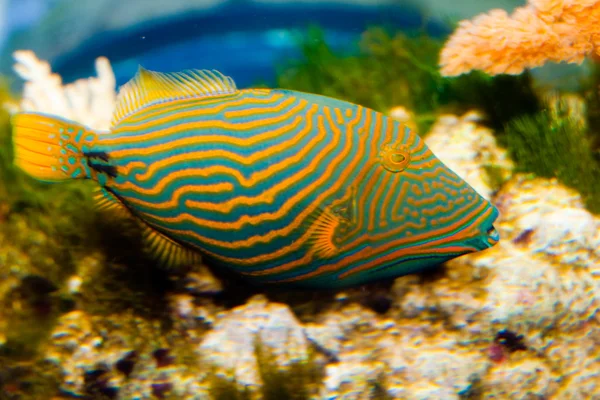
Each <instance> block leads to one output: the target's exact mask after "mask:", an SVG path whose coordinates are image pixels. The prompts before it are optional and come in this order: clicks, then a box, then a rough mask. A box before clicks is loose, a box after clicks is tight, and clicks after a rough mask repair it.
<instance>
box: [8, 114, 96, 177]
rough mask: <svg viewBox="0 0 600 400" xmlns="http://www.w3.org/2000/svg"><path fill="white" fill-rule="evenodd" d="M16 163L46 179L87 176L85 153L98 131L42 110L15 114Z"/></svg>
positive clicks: (13, 120)
mask: <svg viewBox="0 0 600 400" xmlns="http://www.w3.org/2000/svg"><path fill="white" fill-rule="evenodd" d="M12 125H13V145H14V154H15V165H17V167H19V168H21V169H22V170H23V171H25V172H26V173H28V174H29V175H31V176H33V177H34V178H37V179H39V180H44V181H61V180H65V179H76V178H88V177H89V176H90V175H89V167H88V165H87V160H86V156H85V153H86V152H88V151H89V149H90V148H91V147H92V146H93V145H94V143H95V142H96V138H97V133H96V132H94V131H93V130H91V129H89V128H86V127H85V126H83V125H81V124H79V123H77V122H73V121H68V120H64V119H61V118H59V117H54V116H50V115H45V114H39V113H30V112H23V113H17V114H16V115H14V116H13V118H12Z"/></svg>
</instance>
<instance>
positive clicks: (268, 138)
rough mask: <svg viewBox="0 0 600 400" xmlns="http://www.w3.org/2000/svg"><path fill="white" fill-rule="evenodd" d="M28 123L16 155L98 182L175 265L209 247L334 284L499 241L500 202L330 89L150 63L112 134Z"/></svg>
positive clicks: (264, 271) (246, 269)
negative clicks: (297, 88) (328, 93)
mask: <svg viewBox="0 0 600 400" xmlns="http://www.w3.org/2000/svg"><path fill="white" fill-rule="evenodd" d="M14 126H15V133H14V137H15V146H16V147H15V151H16V155H17V164H19V165H20V166H21V167H22V168H23V169H24V170H25V171H26V172H28V173H30V174H32V175H33V176H36V177H38V178H40V179H47V180H62V179H66V178H90V179H94V180H96V181H97V182H98V183H99V184H100V186H101V188H102V191H103V200H102V203H103V205H104V206H107V207H109V208H115V209H120V210H125V211H126V212H127V213H128V214H129V215H131V216H133V217H134V218H136V219H137V220H139V221H140V223H141V224H142V226H143V227H144V229H145V232H146V236H147V239H148V241H149V243H151V244H152V246H153V248H154V249H155V252H156V253H157V254H158V255H159V256H160V258H161V259H162V260H163V261H165V262H166V263H168V264H178V263H182V262H192V261H193V259H194V257H195V256H196V255H202V256H203V257H204V258H205V259H206V260H208V262H209V263H210V264H213V265H215V266H219V267H223V268H227V269H229V270H231V271H234V272H235V273H238V274H241V275H243V276H244V277H246V278H247V279H249V280H251V281H255V282H260V283H279V284H283V283H288V284H294V285H297V286H305V287H324V288H332V287H343V286H351V285H356V284H361V283H364V282H369V281H375V280H381V279H385V278H394V277H397V276H400V275H404V274H407V273H411V272H415V271H419V270H423V269H425V268H428V267H431V266H433V265H436V264H439V263H441V262H444V261H446V260H449V259H451V258H454V257H457V256H460V255H462V254H466V253H470V252H475V251H479V250H483V249H485V248H488V247H491V246H492V245H494V244H495V243H496V242H497V241H498V235H497V233H496V231H495V230H494V228H493V225H492V224H493V222H494V220H495V219H496V218H497V215H498V211H497V210H496V208H495V207H494V206H493V205H491V204H490V203H489V202H488V201H487V200H485V199H483V198H482V197H481V196H480V195H479V194H477V193H476V192H475V190H474V189H473V188H472V187H471V186H469V185H468V184H467V183H466V182H465V181H464V180H462V179H461V178H460V177H458V176H457V175H456V174H455V173H454V172H453V171H451V170H450V169H449V168H447V167H446V166H445V165H444V164H443V163H442V162H441V161H440V160H439V159H437V158H436V157H435V155H434V154H433V153H432V152H431V151H430V150H429V149H428V148H427V146H426V145H425V143H424V141H423V140H422V139H421V138H420V137H419V136H418V135H417V134H416V133H414V132H413V131H411V130H410V129H408V128H406V127H405V126H404V125H403V124H402V123H400V122H398V121H396V120H394V119H391V118H389V117H387V116H385V115H383V114H381V113H378V112H376V111H373V110H370V109H367V108H365V107H361V106H359V105H356V104H352V103H348V102H345V101H341V100H336V99H332V98H329V97H324V96H319V95H313V94H307V93H301V92H294V91H289V90H278V89H275V90H269V89H247V90H238V89H237V88H235V84H234V83H233V81H232V80H231V79H230V78H227V77H225V76H223V75H221V74H219V73H217V72H208V71H186V72H182V73H176V74H161V73H157V72H151V71H147V70H144V69H141V70H140V72H138V75H136V77H135V78H134V79H133V80H132V81H130V83H128V84H127V85H126V86H125V87H124V88H122V89H121V91H120V93H119V102H118V107H117V110H116V112H115V117H114V121H113V126H112V128H111V130H110V132H96V131H94V130H91V129H89V128H86V127H83V126H81V125H79V124H77V123H74V122H71V121H65V120H60V119H57V118H55V117H51V116H44V115H41V114H34V113H21V114H19V115H17V116H16V117H15V118H14ZM44 146H49V147H48V149H46V150H44Z"/></svg>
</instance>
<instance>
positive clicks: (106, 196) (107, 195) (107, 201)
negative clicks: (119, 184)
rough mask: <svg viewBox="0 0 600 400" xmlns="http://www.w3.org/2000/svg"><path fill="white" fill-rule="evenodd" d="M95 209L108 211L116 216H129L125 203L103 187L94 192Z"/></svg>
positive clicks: (103, 211) (102, 211)
mask: <svg viewBox="0 0 600 400" xmlns="http://www.w3.org/2000/svg"><path fill="white" fill-rule="evenodd" d="M94 200H95V202H96V210H97V211H98V212H101V213H109V214H111V215H114V216H115V217H118V218H129V217H131V213H130V212H129V210H128V209H127V207H125V205H124V204H123V203H122V202H121V200H119V199H118V198H117V197H116V196H115V195H114V194H112V193H111V192H109V191H108V190H106V189H105V188H103V187H100V188H98V189H97V190H96V192H95V193H94Z"/></svg>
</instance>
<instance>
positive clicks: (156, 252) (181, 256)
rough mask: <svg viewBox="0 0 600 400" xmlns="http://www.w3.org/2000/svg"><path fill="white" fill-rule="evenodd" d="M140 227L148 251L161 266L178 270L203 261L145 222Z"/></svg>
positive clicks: (198, 255)
mask: <svg viewBox="0 0 600 400" xmlns="http://www.w3.org/2000/svg"><path fill="white" fill-rule="evenodd" d="M140 225H141V228H142V238H143V240H144V244H145V245H146V251H147V252H148V253H149V254H150V255H151V256H153V257H156V259H157V261H158V262H159V263H160V264H161V266H163V267H166V268H178V267H182V266H186V265H192V264H197V263H199V262H200V261H201V260H202V257H201V256H200V254H199V253H198V252H196V251H194V250H192V249H189V248H187V247H185V246H183V245H181V244H179V243H177V242H176V241H174V240H173V239H171V238H169V237H168V236H166V235H164V234H163V233H161V232H159V231H158V230H156V229H154V228H153V227H151V226H150V225H148V224H146V223H144V222H141V223H140Z"/></svg>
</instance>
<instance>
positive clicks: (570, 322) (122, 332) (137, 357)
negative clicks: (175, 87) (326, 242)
mask: <svg viewBox="0 0 600 400" xmlns="http://www.w3.org/2000/svg"><path fill="white" fill-rule="evenodd" d="M515 7H526V9H527V10H528V12H532V13H534V19H533V20H532V21H534V22H531V23H529V24H525V25H523V24H521V25H519V24H517V23H514V24H511V23H506V24H504V26H502V27H501V26H500V24H499V25H498V27H497V28H498V29H506V30H503V31H502V32H503V34H504V35H505V37H506V38H507V39H506V42H507V43H508V45H507V48H508V49H505V50H506V52H507V54H508V53H509V51H510V48H511V45H512V44H513V43H514V42H511V40H513V39H514V38H515V37H521V36H520V35H521V33H522V32H523V31H525V32H527V26H534V25H535V24H536V23H538V24H541V25H535V26H536V27H538V28H539V27H541V28H540V29H538V30H536V31H535V33H536V34H537V33H540V32H541V33H540V35H542V36H540V38H538V39H536V37H535V35H533V34H531V32H530V33H528V34H527V35H525V37H526V38H530V40H529V39H528V40H524V41H523V42H522V43H521V44H520V45H521V46H523V48H524V49H527V46H533V47H534V48H536V49H538V50H539V51H537V52H532V51H525V50H524V51H523V56H522V57H513V58H512V59H513V60H517V59H522V60H526V61H527V62H532V63H533V62H535V61H536V60H533V61H530V60H529V58H528V55H529V56H531V55H532V54H534V55H536V56H539V59H540V60H542V62H540V63H539V66H538V65H537V64H536V66H534V67H533V66H531V65H527V64H526V63H525V65H524V66H523V68H521V69H520V70H519V71H516V72H512V73H509V74H505V73H494V72H491V71H492V70H494V68H495V66H494V63H492V65H487V66H486V65H485V62H482V63H481V64H479V67H477V65H478V64H477V61H478V60H477V58H480V61H481V59H487V58H486V57H491V58H492V59H494V60H497V62H496V63H495V64H496V67H497V65H499V64H502V63H503V62H504V60H503V58H502V50H503V49H501V48H496V47H501V46H492V45H490V46H485V42H483V48H479V49H478V51H479V54H480V57H475V59H474V60H469V62H470V63H471V64H473V65H475V67H473V68H471V67H468V68H466V69H467V71H465V73H462V74H460V75H458V76H450V75H451V74H448V73H445V72H444V69H443V67H442V66H441V65H440V64H441V61H440V60H441V56H440V55H441V54H442V52H443V51H444V49H445V48H447V46H448V41H449V38H450V37H451V35H452V34H453V32H457V28H458V27H459V26H460V25H459V21H467V20H470V21H475V20H476V19H477V18H479V17H478V16H481V15H482V13H486V12H489V10H492V9H502V10H505V11H506V12H507V13H508V14H507V15H510V13H511V12H513V11H514V10H515ZM536 7H537V8H536ZM532 10H533V11H532ZM496 15H497V14H496ZM597 16H600V2H595V1H593V0H590V1H588V2H585V5H581V4H579V3H577V4H576V3H573V2H568V1H566V0H565V1H560V0H552V1H551V0H535V1H529V2H527V1H525V0H521V1H517V0H485V1H484V0H480V1H476V2H475V1H469V0H461V1H452V2H450V1H444V0H426V1H417V0H414V1H408V0H407V1H401V0H380V1H369V0H351V1H341V0H340V1H316V0H315V1H312V0H303V1H294V0H290V1H285V0H279V1H278V0H223V1H219V0H170V1H163V0H127V1H123V0H119V1H117V0H0V74H1V75H2V80H1V81H2V87H1V92H0V100H1V102H2V103H3V108H2V110H1V112H0V400H2V399H5V398H6V399H76V398H85V399H288V398H289V399H492V398H502V399H504V398H506V399H529V398H532V399H534V398H535V399H541V398H556V399H596V398H598V399H600V383H599V382H600V376H599V374H600V372H599V371H600V312H598V309H599V307H600V217H599V213H600V95H599V87H600V79H599V78H600V74H599V70H598V56H597V54H598V53H597V52H596V51H597V49H598V48H600V46H597V45H596V44H595V42H594V40H593V38H594V37H598V36H597V35H598V34H600V32H597V31H596V29H597V28H594V27H597V26H600V24H596V22H597V21H596V19H595V18H598V17H597ZM507 18H508V17H507ZM500 19H501V18H500ZM598 20H600V18H598ZM479 21H481V19H479ZM540 21H542V22H540ZM556 21H560V22H564V21H567V22H569V21H570V23H574V25H576V26H578V27H579V28H578V29H577V31H580V32H581V37H574V38H573V39H572V42H571V45H570V46H569V45H567V46H566V49H562V50H563V51H564V54H562V55H563V56H565V57H563V61H565V58H566V61H569V60H568V57H566V56H568V55H569V54H570V55H571V58H572V59H571V60H570V61H573V60H574V59H575V57H574V56H573V54H575V53H576V52H577V51H583V52H584V53H585V54H583V56H582V57H581V60H582V63H580V64H579V63H570V64H567V63H565V62H562V63H560V62H556V58H557V57H556V56H555V55H556V54H557V53H560V51H558V50H557V49H556V48H552V47H551V46H550V47H547V48H544V47H543V44H544V43H554V42H553V40H555V39H552V38H550V36H551V35H552V34H553V33H554V31H553V30H552V29H554V28H552V26H554V25H553V24H555V22H556ZM573 21H574V22H573ZM542 28H543V29H542ZM556 29H559V28H556ZM563 29H566V28H564V27H563ZM571 31H573V29H572V28H571ZM571 31H569V30H565V31H563V32H562V36H568V35H569V34H570V33H571ZM498 32H500V31H498ZM484 33H485V32H484ZM544 33H546V34H547V35H548V36H546V37H544V36H543V34H544ZM585 35H588V36H585ZM483 36H484V37H485V35H483ZM494 36H498V35H491V37H488V40H492V39H493V38H494ZM558 36H561V35H558ZM574 36H577V35H574ZM536 40H537V46H538V47H536ZM578 40H581V43H584V44H587V45H589V47H585V46H584V45H581V46H579V42H578ZM467 47H468V45H466V44H465V49H467ZM518 47H519V46H516V45H514V46H512V48H518ZM559 47H560V46H559ZM581 49H584V50H581ZM23 50H27V52H22V51H23ZM559 50H561V49H559ZM28 51H32V52H28ZM466 51H467V50H465V52H466ZM99 57H105V59H104V58H101V59H100V61H98V58H99ZM548 60H554V62H552V61H548ZM45 62H47V64H45ZM467 64H468V63H467ZM471 64H468V65H471ZM505 64H506V65H510V63H505ZM139 65H142V66H144V67H145V68H148V69H151V70H157V71H164V72H167V71H178V70H183V69H187V68H207V69H216V70H219V71H221V72H222V73H224V74H226V75H229V76H231V77H232V78H233V79H234V80H235V81H236V83H237V85H238V87H240V88H247V87H270V88H275V87H280V88H286V89H293V90H300V91H304V92H309V93H317V94H323V95H326V96H330V97H333V98H338V99H342V100H347V101H351V102H354V103H357V104H360V105H363V106H366V107H370V108H372V109H374V110H376V111H379V112H381V113H383V114H385V115H387V116H389V117H391V118H394V119H397V120H400V121H401V122H403V123H404V124H406V126H407V127H409V128H410V129H412V130H414V131H415V132H417V133H418V134H419V135H420V136H421V137H423V138H424V140H425V142H426V143H427V145H428V146H429V147H430V148H431V150H432V151H433V152H434V153H435V154H436V155H437V156H438V157H439V158H440V159H441V160H442V161H443V162H444V163H445V164H446V165H447V166H448V167H449V168H451V169H452V170H454V171H455V172H456V173H457V174H458V175H460V176H461V177H462V178H463V179H465V180H466V181H467V182H469V184H471V185H472V186H473V187H474V188H475V189H476V190H477V191H478V192H479V193H480V194H481V195H482V196H483V197H484V198H486V199H489V200H490V201H491V202H492V203H493V204H494V205H495V206H496V207H497V208H498V209H499V211H500V217H499V220H498V222H497V223H496V228H497V229H498V231H499V233H500V237H501V240H500V242H499V243H498V244H497V245H496V246H494V247H493V248H491V249H489V250H486V251H483V252H480V253H476V254H473V255H467V256H463V257H460V258H458V259H455V260H452V261H450V262H448V263H445V264H443V265H441V266H439V267H437V268H435V269H433V270H427V271H420V272H418V273H415V274H410V275H406V276H401V277H398V278H397V279H395V280H388V281H384V282H377V283H373V284H368V285H363V286H359V287H355V288H349V289H344V290H339V289H338V290H333V289H331V290H327V289H324V290H323V289H321V290H318V291H317V290H289V289H282V288H278V287H262V286H256V285H252V284H249V283H247V282H245V281H243V280H240V279H239V277H236V276H231V275H229V274H227V273H224V272H223V271H221V270H219V269H215V268H213V267H212V266H210V265H208V266H205V265H203V264H199V265H189V266H187V267H186V268H181V269H176V270H173V269H165V268H163V267H161V266H160V265H159V263H157V261H156V257H154V256H153V254H152V252H151V251H148V248H147V247H148V245H147V243H146V242H145V241H144V240H143V238H142V236H141V234H140V231H139V228H138V227H137V225H136V224H135V223H131V221H127V220H123V219H122V218H121V217H120V216H119V215H113V214H110V213H108V214H106V213H105V212H102V211H101V210H98V209H96V206H95V201H94V190H95V185H94V184H93V183H92V182H88V181H75V182H65V183H57V184H47V183H43V182H39V181H37V180H35V179H33V178H31V177H29V176H27V175H26V174H24V173H23V171H21V170H19V169H18V168H16V167H15V165H14V161H15V160H14V154H13V148H14V147H13V146H14V143H13V139H12V128H11V126H10V117H11V115H12V114H14V113H16V112H18V111H39V112H45V113H49V114H55V115H58V116H61V117H64V118H70V119H74V120H76V121H79V122H81V123H84V124H86V125H89V126H91V127H93V128H97V129H108V127H109V126H110V119H111V115H112V112H113V110H114V107H115V98H116V89H117V88H118V87H120V86H121V85H123V84H125V83H126V82H127V81H128V80H129V79H131V77H132V76H133V75H134V74H135V72H136V71H137V69H138V66H139ZM465 65H466V64H465ZM517 67H519V66H518V65H517ZM53 74H55V75H53Z"/></svg>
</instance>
